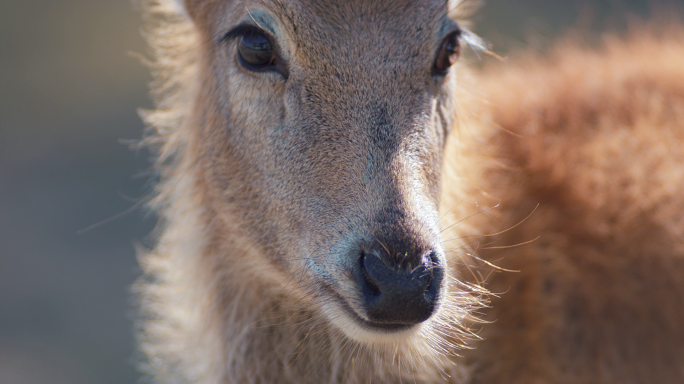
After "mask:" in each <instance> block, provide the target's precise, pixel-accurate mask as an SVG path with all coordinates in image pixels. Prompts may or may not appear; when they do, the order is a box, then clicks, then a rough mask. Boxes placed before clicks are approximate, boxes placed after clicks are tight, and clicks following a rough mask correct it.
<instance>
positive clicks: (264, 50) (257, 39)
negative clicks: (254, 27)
mask: <svg viewBox="0 0 684 384" xmlns="http://www.w3.org/2000/svg"><path fill="white" fill-rule="evenodd" d="M238 55H239V56H240V63H241V64H242V65H243V66H244V67H245V68H247V69H250V70H262V69H268V67H272V66H274V65H275V63H276V54H275V52H274V51H273V47H272V46H271V42H270V41H269V40H268V39H267V38H266V36H264V35H262V34H261V33H259V32H257V31H247V32H245V34H243V35H242V38H241V39H240V43H239V44H238Z"/></svg>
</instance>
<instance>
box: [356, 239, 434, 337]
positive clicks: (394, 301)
mask: <svg viewBox="0 0 684 384" xmlns="http://www.w3.org/2000/svg"><path fill="white" fill-rule="evenodd" d="M359 262H360V268H359V269H360V275H361V276H360V279H359V281H358V284H359V289H360V290H361V293H362V295H363V304H364V307H365V308H364V309H365V315H366V317H367V318H368V320H369V321H370V322H371V323H375V324H377V325H379V326H381V327H383V326H384V327H387V326H389V327H392V326H396V327H402V326H411V325H415V324H418V323H422V322H423V321H425V320H427V319H428V318H430V316H431V315H432V314H433V312H434V311H435V309H436V307H437V304H438V299H439V295H440V290H441V287H442V280H443V276H444V267H443V265H442V263H441V262H440V258H439V257H438V255H437V253H436V252H435V251H433V250H429V251H427V252H424V253H422V254H420V255H404V258H394V257H383V256H382V254H381V252H379V251H378V250H371V251H367V252H363V253H362V254H361V256H360V258H359Z"/></svg>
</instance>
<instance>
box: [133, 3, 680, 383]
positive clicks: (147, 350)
mask: <svg viewBox="0 0 684 384" xmlns="http://www.w3.org/2000/svg"><path fill="white" fill-rule="evenodd" d="M142 8H143V11H144V18H145V21H146V23H147V25H148V27H147V29H146V30H145V35H146V38H147V40H148V42H149V44H150V47H151V53H152V57H153V58H152V59H151V60H150V62H149V63H148V64H149V66H150V67H151V69H152V73H153V75H154V78H155V80H154V82H153V83H152V92H151V93H152V96H153V98H154V101H155V106H156V107H155V109H153V110H149V111H143V112H142V117H143V119H144V121H145V122H146V124H147V125H148V126H149V127H150V128H149V130H148V131H147V133H146V134H145V136H144V138H143V140H142V145H146V146H148V147H150V148H153V149H154V150H155V151H156V156H157V160H156V163H155V164H156V165H155V169H156V170H157V172H158V173H159V175H160V181H159V182H158V184H157V185H156V187H155V193H154V196H153V198H152V199H151V200H150V206H151V207H152V208H153V209H154V210H155V211H156V212H157V213H158V214H159V216H160V217H161V220H160V224H159V226H158V228H157V231H156V234H157V235H156V238H157V240H156V244H155V246H154V247H153V248H152V249H150V250H145V251H141V254H140V265H141V268H142V270H143V272H144V276H143V277H142V278H141V280H140V281H139V282H138V283H137V284H136V286H135V290H136V292H137V295H138V297H139V300H140V307H141V311H142V315H141V321H140V330H139V340H140V348H141V350H142V352H143V353H144V355H145V362H144V363H143V364H142V369H143V371H144V372H145V373H146V374H148V375H149V376H150V377H151V379H152V380H153V381H155V382H159V383H202V384H205V383H206V384H209V383H211V384H215V383H221V384H229V383H351V384H353V383H472V384H477V383H482V384H484V383H681V382H684V198H683V197H682V187H684V166H682V164H684V30H683V29H682V28H681V27H677V26H673V27H669V28H663V29H662V30H661V31H660V32H658V31H655V30H647V28H645V27H644V28H642V29H637V30H636V32H632V33H631V34H630V35H629V36H628V37H626V38H606V39H605V41H603V42H602V43H600V44H599V46H598V47H594V48H591V47H589V48H588V47H586V46H583V45H581V44H572V43H565V44H559V45H558V46H557V48H556V49H555V50H554V51H552V52H550V53H549V54H548V55H547V56H542V57H539V56H534V55H532V56H528V57H526V58H525V57H523V58H522V59H521V60H519V61H513V60H510V61H506V62H503V63H501V64H499V65H492V66H490V67H488V68H485V69H479V70H478V69H469V68H468V62H467V61H468V60H467V57H466V58H464V59H459V57H460V56H461V53H464V57H465V53H466V50H465V48H467V47H471V48H474V49H475V50H477V49H480V50H486V49H487V48H486V46H485V45H484V43H483V42H482V41H481V40H479V39H478V38H477V37H476V36H475V35H474V34H473V33H472V32H469V30H468V29H467V22H466V20H465V19H466V18H467V16H468V12H469V2H467V1H459V0H450V1H445V0H393V1H385V0H260V1H251V0H144V1H143V2H142ZM462 50H464V52H461V51H462Z"/></svg>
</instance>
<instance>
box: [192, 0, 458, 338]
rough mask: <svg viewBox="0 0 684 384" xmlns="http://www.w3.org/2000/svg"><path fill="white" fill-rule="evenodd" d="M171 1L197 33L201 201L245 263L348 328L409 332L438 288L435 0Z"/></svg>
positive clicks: (359, 333) (451, 33) (435, 306)
mask: <svg viewBox="0 0 684 384" xmlns="http://www.w3.org/2000/svg"><path fill="white" fill-rule="evenodd" d="M185 6H186V9H187V11H188V14H189V15H190V17H191V18H192V19H193V21H194V23H195V25H196V27H197V29H198V30H199V31H200V35H201V38H202V41H203V42H204V45H203V48H202V60H201V61H200V66H201V70H200V76H201V84H202V85H201V89H200V90H199V95H198V100H197V106H196V116H195V121H196V124H195V126H196V132H195V137H196V139H195V142H196V146H195V147H196V148H195V151H194V152H195V153H197V162H198V163H199V164H201V166H202V167H201V168H202V169H204V172H203V173H202V176H201V177H202V178H203V180H202V182H203V183H204V185H207V186H208V189H210V190H211V191H213V193H211V194H209V196H211V198H210V199H209V200H210V202H209V203H208V204H209V205H210V206H211V209H213V210H215V211H216V212H218V213H219V216H221V215H223V216H221V217H230V220H235V221H237V222H238V223H239V225H240V227H241V228H243V229H244V232H245V233H246V234H247V235H246V236H247V237H249V241H250V242H251V244H253V246H254V247H255V248H257V249H259V250H260V254H261V255H262V256H260V257H263V260H258V261H255V260H251V261H250V265H253V266H254V268H256V269H258V270H257V271H255V275H256V276H259V274H261V273H263V276H279V277H277V278H276V279H275V280H278V279H280V282H279V283H278V282H276V284H281V286H282V288H283V289H282V292H283V294H286V295H297V297H298V300H306V301H307V303H311V304H312V307H313V308H316V309H315V310H316V311H320V313H323V314H324V316H325V318H327V320H328V321H330V322H332V323H333V324H334V325H336V326H337V327H338V328H339V329H341V330H342V331H343V332H344V333H345V334H346V335H347V336H349V337H351V338H353V339H356V340H363V341H370V342H381V341H383V340H395V339H401V338H403V337H406V336H407V335H410V334H412V333H415V332H416V330H418V329H419V328H420V327H421V325H422V324H424V323H425V322H426V321H429V319H431V318H433V317H435V316H436V314H437V313H438V312H439V308H440V304H441V302H442V301H443V300H444V296H445V295H446V280H447V279H446V274H447V271H446V260H445V256H444V251H443V249H442V245H441V241H440V228H439V217H438V213H437V212H438V204H439V195H440V177H441V163H442V153H443V146H444V141H445V135H446V133H447V130H448V127H449V126H450V124H451V121H450V116H449V115H448V113H447V112H446V111H447V109H448V108H446V107H445V105H446V104H447V103H448V99H447V95H446V91H445V87H446V83H447V82H448V81H449V78H451V77H452V75H448V70H449V66H450V65H451V64H452V63H453V61H454V60H455V58H456V56H457V54H458V49H459V46H458V35H459V33H460V31H459V29H458V26H457V24H456V23H455V22H454V21H453V20H450V19H449V18H448V17H447V16H446V13H447V9H446V7H447V5H446V4H445V1H443V0H424V1H403V0H396V1H384V0H377V1H371V0H359V1H350V0H339V1H323V0H310V1H293V0H288V1H285V0H282V1H279V0H266V1H244V2H241V1H218V0H214V1H200V0H195V1H192V0H188V1H186V3H185ZM226 257H236V258H237V257H238V255H228V256H226ZM235 262H236V263H237V262H241V261H240V260H237V259H236V261H235ZM264 278H265V277H264ZM269 278H271V277H269ZM297 292H298V293H297Z"/></svg>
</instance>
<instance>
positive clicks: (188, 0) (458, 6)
mask: <svg viewBox="0 0 684 384" xmlns="http://www.w3.org/2000/svg"><path fill="white" fill-rule="evenodd" d="M235 1H236V0H170V2H171V3H172V4H173V5H174V6H175V7H178V8H179V9H183V10H184V11H185V13H187V14H188V15H189V16H190V17H191V18H193V19H195V20H203V21H208V20H207V19H209V18H210V15H211V14H212V13H215V12H216V11H218V10H219V9H220V7H221V5H224V4H225V3H228V2H235ZM275 1H277V2H278V3H281V4H282V3H292V2H294V1H295V0H275ZM356 2H357V3H359V4H364V5H366V6H368V5H370V6H372V5H385V6H387V4H388V3H391V4H393V5H398V6H400V5H404V6H406V5H414V6H416V7H423V6H424V5H423V4H421V3H424V2H427V3H429V4H432V5H436V6H439V4H440V3H441V4H445V5H446V7H447V13H448V14H449V16H450V17H452V18H455V19H460V18H462V17H465V16H467V15H468V14H470V13H471V12H472V9H473V8H475V3H476V2H477V1H473V0H391V1H389V2H388V1H387V0H357V1H356ZM301 3H305V4H301V5H305V6H306V5H318V6H319V7H320V6H325V5H328V6H335V5H337V6H336V7H334V8H337V9H339V6H340V5H347V6H349V5H353V4H350V3H354V1H352V0H304V1H301ZM307 3H308V4H307ZM335 3H337V4H335Z"/></svg>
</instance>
